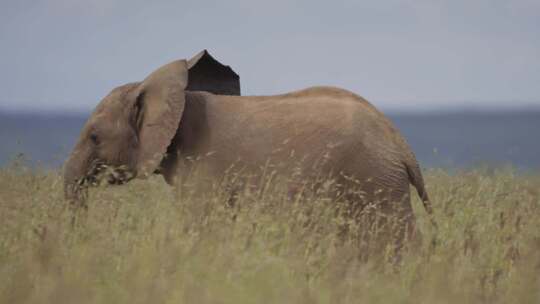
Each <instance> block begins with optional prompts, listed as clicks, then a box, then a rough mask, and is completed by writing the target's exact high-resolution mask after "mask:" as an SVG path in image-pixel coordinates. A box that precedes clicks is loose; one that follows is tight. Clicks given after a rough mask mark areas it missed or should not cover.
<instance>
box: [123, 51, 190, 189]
mask: <svg viewBox="0 0 540 304" xmlns="http://www.w3.org/2000/svg"><path fill="white" fill-rule="evenodd" d="M187 83H188V68H187V62H186V61H185V60H177V61H173V62H171V63H169V64H167V65H164V66H162V67H160V68H159V69H157V70H156V71H154V72H153V73H152V74H150V75H149V76H148V77H147V78H146V79H145V80H144V81H142V82H141V83H140V85H139V88H138V89H137V90H136V92H135V94H136V97H135V98H134V100H135V103H134V111H133V113H134V118H135V119H134V121H135V123H136V128H137V129H138V137H139V148H138V151H137V176H138V177H143V178H144V177H147V176H148V175H150V174H152V173H153V172H154V171H155V169H156V168H157V166H158V165H159V163H160V162H161V160H162V159H163V156H164V155H165V153H166V150H167V146H169V144H170V142H171V140H172V138H173V137H174V135H175V134H176V131H177V129H178V125H179V123H180V118H181V117H182V113H183V111H184V107H185V93H184V92H185V89H186V86H187Z"/></svg>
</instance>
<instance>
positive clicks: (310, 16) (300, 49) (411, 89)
mask: <svg viewBox="0 0 540 304" xmlns="http://www.w3.org/2000/svg"><path fill="white" fill-rule="evenodd" d="M204 48H206V49H209V50H210V52H211V53H212V54H214V55H215V56H216V57H217V58H218V59H219V60H221V61H222V62H224V63H226V64H229V65H231V66H232V67H233V68H234V69H235V71H237V72H238V73H239V74H240V76H241V82H242V92H243V93H244V94H246V95H251V94H257V95H261V94H274V93H282V92H286V91H290V90H295V89H300V88H303V87H306V86H311V85H320V84H324V85H336V86H340V87H344V88H347V89H350V90H352V91H354V92H356V93H358V94H360V95H362V96H364V97H366V98H367V99H368V100H370V101H371V102H372V103H374V104H375V105H376V106H378V107H380V108H382V109H390V110H404V111H417V110H434V109H435V110H436V109H446V108H453V107H460V106H464V105H465V106H468V107H476V108H493V107H505V108H508V107H510V108H517V107H523V106H539V107H540V0H514V1H501V0H489V1H488V0H453V1H443V0H389V1H382V0H369V1H352V0H345V1H319V0H311V1H285V0H273V1H269V0H265V1H250V0H242V1H233V0H230V1H202V0H201V1H191V2H188V1H148V0H144V1H139V0H135V1H134V0H48V1H44V0H33V1H30V0H0V89H1V90H2V93H1V94H0V110H23V111H26V110H37V111H43V110H50V111H88V110H90V109H92V108H93V107H94V106H95V105H96V104H97V102H99V100H100V99H101V98H102V97H103V96H104V95H106V94H107V93H108V92H109V91H110V90H111V89H112V88H113V87H115V86H117V85H120V84H123V83H126V82H130V81H135V80H140V79H142V78H144V77H145V75H146V74H147V73H149V72H150V71H152V70H153V69H155V68H157V67H158V66H160V65H161V64H164V63H166V62H168V61H171V60H174V59H177V58H185V57H190V56H192V55H193V54H195V53H196V52H198V51H200V50H202V49H204Z"/></svg>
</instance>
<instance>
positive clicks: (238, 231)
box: [0, 162, 540, 304]
mask: <svg viewBox="0 0 540 304" xmlns="http://www.w3.org/2000/svg"><path fill="white" fill-rule="evenodd" d="M424 178H425V179H426V185H427V189H428V192H429V194H430V196H431V201H432V203H433V206H434V219H435V220H436V222H437V224H438V227H437V229H435V228H434V227H433V226H432V225H431V224H430V221H429V219H428V217H427V215H426V213H425V211H424V210H423V208H422V206H421V202H420V200H419V199H418V197H417V196H416V193H415V192H414V191H412V197H413V205H414V207H415V214H416V217H417V223H418V230H419V231H420V232H421V235H422V237H421V239H419V240H418V239H417V240H416V241H415V242H412V241H411V242H407V243H406V244H405V247H406V249H405V250H403V252H402V254H401V257H400V258H399V259H398V260H397V262H396V259H393V258H392V255H393V254H394V251H392V250H390V249H389V248H387V249H381V248H377V249H374V248H375V247H370V246H369V245H368V246H365V244H364V246H361V247H360V246H359V245H358V239H359V238H358V233H359V232H358V231H359V230H361V228H360V227H356V228H355V227H354V224H353V223H347V221H348V220H347V218H346V217H343V216H340V215H339V214H340V213H339V212H337V211H336V210H337V209H338V207H337V206H339V205H340V204H339V202H335V201H332V199H331V198H330V197H328V196H325V195H324V193H322V194H321V193H318V192H317V191H309V189H308V188H306V189H305V191H302V192H301V193H300V194H298V195H296V196H295V197H294V198H291V196H290V195H288V193H287V191H285V187H280V185H279V184H280V183H279V182H277V183H267V184H264V185H261V187H259V188H258V189H256V190H250V189H247V190H245V191H243V192H242V193H238V194H237V198H236V200H235V202H234V204H230V202H229V199H230V195H229V194H230V193H229V192H228V191H226V189H224V187H219V185H218V186H216V188H215V189H214V190H213V191H208V193H206V194H205V195H200V194H198V195H195V192H192V191H190V190H189V183H190V182H191V183H192V184H196V183H197V178H196V177H193V180H192V181H188V183H187V185H188V186H187V187H185V188H184V189H183V190H182V191H179V190H178V188H172V187H170V186H168V185H166V184H165V183H164V182H163V180H162V178H161V177H159V176H155V177H152V178H151V179H149V180H144V181H142V180H135V181H132V182H130V183H128V184H127V185H124V186H117V187H105V186H99V187H98V188H97V189H93V190H92V191H90V194H89V198H88V205H89V208H88V211H86V212H84V211H82V212H81V211H79V214H78V215H77V216H76V217H74V216H73V210H72V209H70V208H69V206H68V205H67V204H66V202H65V201H64V200H63V189H62V187H63V181H62V178H61V175H60V172H59V171H55V170H39V169H29V168H28V167H27V166H25V165H24V164H23V163H20V162H15V163H13V164H11V165H8V166H5V167H3V168H2V169H0V223H1V224H0V303H415V304H417V303H520V304H521V303H540V174H534V173H516V171H515V170H513V169H512V168H501V169H481V168H480V169H468V170H463V171H457V170H455V171H453V172H449V171H447V170H442V169H428V170H425V171H424ZM411 190H413V189H411ZM74 218H75V219H76V220H75V221H73V219H74ZM347 224H350V225H349V226H348V227H352V228H350V229H349V232H348V233H346V234H344V233H343V229H342V228H343V227H344V225H347ZM359 248H362V249H359ZM359 251H362V252H359Z"/></svg>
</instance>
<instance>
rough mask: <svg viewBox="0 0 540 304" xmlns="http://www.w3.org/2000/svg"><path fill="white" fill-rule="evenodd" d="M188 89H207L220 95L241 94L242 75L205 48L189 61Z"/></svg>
mask: <svg viewBox="0 0 540 304" xmlns="http://www.w3.org/2000/svg"><path fill="white" fill-rule="evenodd" d="M188 68H189V82H188V86H187V90H188V91H207V92H210V93H214V94H218V95H240V76H238V74H236V73H235V72H234V71H233V69H231V67H230V66H227V65H223V64H221V63H220V62H219V61H217V60H216V59H215V58H214V57H212V56H211V55H210V53H208V51H207V50H203V51H202V52H200V53H199V54H197V55H195V56H194V57H193V58H191V59H190V60H189V61H188Z"/></svg>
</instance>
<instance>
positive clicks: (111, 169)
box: [78, 160, 135, 186]
mask: <svg viewBox="0 0 540 304" xmlns="http://www.w3.org/2000/svg"><path fill="white" fill-rule="evenodd" d="M134 177H135V174H134V173H133V171H132V170H129V169H128V168H127V167H126V166H111V165H107V164H106V163H105V162H102V161H99V160H96V161H94V162H93V163H92V165H91V166H90V170H89V171H88V174H87V175H86V176H85V177H83V178H82V179H81V180H79V182H78V184H79V185H81V186H83V185H87V186H99V185H100V184H101V183H103V182H106V183H107V184H109V185H123V184H125V183H127V182H129V181H130V180H132V179H133V178H134Z"/></svg>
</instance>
